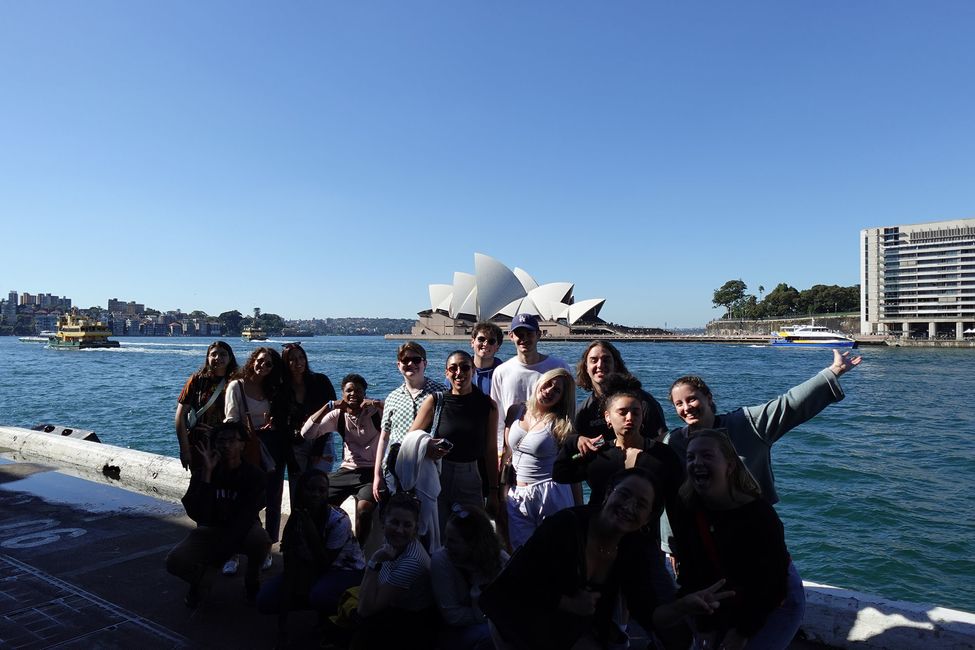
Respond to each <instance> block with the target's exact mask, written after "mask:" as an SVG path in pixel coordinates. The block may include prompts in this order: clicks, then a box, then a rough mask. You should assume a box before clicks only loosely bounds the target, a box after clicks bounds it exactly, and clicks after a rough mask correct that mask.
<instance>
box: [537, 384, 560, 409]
mask: <svg viewBox="0 0 975 650" xmlns="http://www.w3.org/2000/svg"><path fill="white" fill-rule="evenodd" d="M564 382H565V378H563V377H552V378H551V379H549V380H548V381H546V382H545V383H542V382H539V383H537V384H535V402H536V403H537V404H538V406H539V408H541V409H542V410H543V411H550V410H552V409H553V408H554V407H555V405H556V404H558V403H559V400H561V399H562V393H563V392H565V385H564Z"/></svg>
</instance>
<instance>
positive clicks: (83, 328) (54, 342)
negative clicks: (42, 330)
mask: <svg viewBox="0 0 975 650" xmlns="http://www.w3.org/2000/svg"><path fill="white" fill-rule="evenodd" d="M111 335H112V330H110V329H108V327H107V326H106V325H105V323H103V322H101V321H97V320H93V319H90V318H82V317H79V316H78V315H76V314H65V315H64V316H62V317H61V318H59V319H58V329H57V332H55V334H54V336H52V337H51V338H49V339H48V343H47V346H48V347H49V348H54V349H57V350H88V349H91V348H117V347H119V346H120V345H121V344H120V343H119V342H118V341H112V340H110V339H109V338H108V337H109V336H111Z"/></svg>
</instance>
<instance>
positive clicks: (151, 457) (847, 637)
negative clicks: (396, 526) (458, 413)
mask: <svg viewBox="0 0 975 650" xmlns="http://www.w3.org/2000/svg"><path fill="white" fill-rule="evenodd" d="M0 448H5V449H9V450H10V451H11V452H13V454H14V455H16V456H19V457H20V459H22V460H25V461H32V462H46V463H49V464H51V465H54V466H56V467H58V468H63V469H65V470H66V471H67V472H68V473H73V474H76V475H78V476H80V477H82V478H86V479H89V480H92V481H96V482H100V483H107V484H110V485H115V486H117V487H120V488H124V489H127V490H130V491H133V492H140V493H143V494H148V495H150V496H155V497H160V498H163V499H167V500H171V501H177V502H178V501H179V500H180V499H181V498H182V496H183V494H184V493H185V492H186V487H187V485H188V484H189V480H190V479H189V473H187V472H186V471H185V470H184V469H183V467H182V466H181V465H180V462H179V459H177V458H170V457H168V456H160V455H158V454H150V453H146V452H143V451H136V450H134V449H122V448H121V447H115V446H113V445H106V444H99V443H93V442H85V441H82V440H74V439H71V438H66V437H62V436H58V435H55V434H50V433H44V432H41V431H31V430H30V429H21V428H18V427H0ZM106 468H107V469H106ZM344 506H345V507H346V510H350V509H351V512H350V515H351V516H352V517H353V521H355V518H354V506H352V501H351V499H350V500H349V501H347V502H346V503H345V504H344ZM350 506H351V508H350ZM282 511H283V512H284V513H289V512H290V511H291V506H290V500H289V497H288V490H287V488H285V490H284V499H283V503H282ZM373 532H374V533H375V532H376V530H375V529H374V531H373ZM805 587H806V617H805V620H804V621H803V624H802V629H803V631H804V632H805V633H806V636H807V638H808V639H809V640H810V641H814V642H816V643H821V644H824V645H827V646H830V647H834V648H854V649H857V648H871V649H877V650H881V649H883V650H907V649H912V650H913V649H914V648H939V650H975V614H970V613H968V612H962V611H958V610H953V609H947V608H944V607H937V606H934V605H925V604H919V603H908V602H903V601H896V600H890V599H886V598H882V597H880V596H875V595H872V594H865V593H860V592H856V591H850V590H847V589H840V588H838V587H832V586H830V585H822V584H817V583H814V582H806V583H805Z"/></svg>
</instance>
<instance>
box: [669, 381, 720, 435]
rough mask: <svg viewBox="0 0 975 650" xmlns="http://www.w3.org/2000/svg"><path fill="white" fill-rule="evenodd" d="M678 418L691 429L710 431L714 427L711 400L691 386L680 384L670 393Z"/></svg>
mask: <svg viewBox="0 0 975 650" xmlns="http://www.w3.org/2000/svg"><path fill="white" fill-rule="evenodd" d="M670 399H671V400H672V401H673V403H674V410H676V411H677V416H678V417H679V418H680V419H681V420H683V421H684V424H686V425H688V426H689V427H693V428H699V429H708V428H710V427H712V426H713V425H714V410H713V409H712V408H711V400H710V399H708V396H707V395H705V394H704V393H702V392H701V391H700V390H699V389H697V388H695V387H694V386H691V385H690V384H678V385H677V386H674V388H673V390H671V392H670Z"/></svg>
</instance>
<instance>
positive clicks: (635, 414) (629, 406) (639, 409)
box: [605, 395, 643, 436]
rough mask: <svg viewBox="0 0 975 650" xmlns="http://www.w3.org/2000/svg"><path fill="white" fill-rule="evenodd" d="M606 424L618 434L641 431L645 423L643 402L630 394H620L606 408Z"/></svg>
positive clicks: (623, 434)
mask: <svg viewBox="0 0 975 650" xmlns="http://www.w3.org/2000/svg"><path fill="white" fill-rule="evenodd" d="M605 416H606V424H607V426H609V428H610V429H611V430H612V431H613V433H615V434H616V435H618V436H625V435H628V434H631V433H639V432H640V427H641V426H642V425H643V404H641V403H640V400H638V399H636V398H635V397H630V396H629V395H620V396H619V397H617V398H615V399H613V401H611V402H610V403H609V408H607V409H606V413H605Z"/></svg>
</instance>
